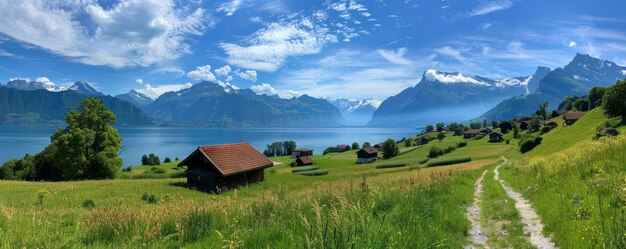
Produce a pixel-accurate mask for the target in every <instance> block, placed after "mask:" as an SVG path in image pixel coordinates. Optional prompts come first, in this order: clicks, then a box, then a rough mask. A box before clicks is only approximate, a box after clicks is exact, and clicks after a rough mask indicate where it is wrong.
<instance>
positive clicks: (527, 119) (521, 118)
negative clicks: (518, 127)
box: [513, 117, 533, 123]
mask: <svg viewBox="0 0 626 249" xmlns="http://www.w3.org/2000/svg"><path fill="white" fill-rule="evenodd" d="M532 119H533V117H515V118H513V120H514V121H515V122H518V123H521V122H524V121H530V120H532Z"/></svg>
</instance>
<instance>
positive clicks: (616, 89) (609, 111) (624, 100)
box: [602, 80, 626, 123]
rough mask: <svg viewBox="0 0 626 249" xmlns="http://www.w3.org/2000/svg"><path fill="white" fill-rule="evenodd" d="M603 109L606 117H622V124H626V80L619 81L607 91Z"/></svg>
mask: <svg viewBox="0 0 626 249" xmlns="http://www.w3.org/2000/svg"><path fill="white" fill-rule="evenodd" d="M602 108H604V114H605V115H606V116H608V117H611V118H612V117H621V118H622V123H626V80H620V81H617V82H615V84H613V85H612V86H610V87H608V88H607V89H606V92H605V93H604V97H602Z"/></svg>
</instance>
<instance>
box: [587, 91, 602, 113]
mask: <svg viewBox="0 0 626 249" xmlns="http://www.w3.org/2000/svg"><path fill="white" fill-rule="evenodd" d="M604 93H606V87H600V86H596V87H593V88H591V90H589V96H588V97H587V98H588V99H589V109H593V108H596V107H598V106H602V98H603V97H604Z"/></svg>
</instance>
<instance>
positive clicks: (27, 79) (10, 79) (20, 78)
mask: <svg viewBox="0 0 626 249" xmlns="http://www.w3.org/2000/svg"><path fill="white" fill-rule="evenodd" d="M14 80H23V81H26V82H30V78H24V77H13V78H9V81H14Z"/></svg>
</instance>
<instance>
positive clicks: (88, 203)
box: [81, 199, 96, 209]
mask: <svg viewBox="0 0 626 249" xmlns="http://www.w3.org/2000/svg"><path fill="white" fill-rule="evenodd" d="M81 207H83V208H86V209H92V208H95V207H96V203H95V202H94V201H93V200H92V199H87V200H85V201H83V204H82V205H81Z"/></svg>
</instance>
